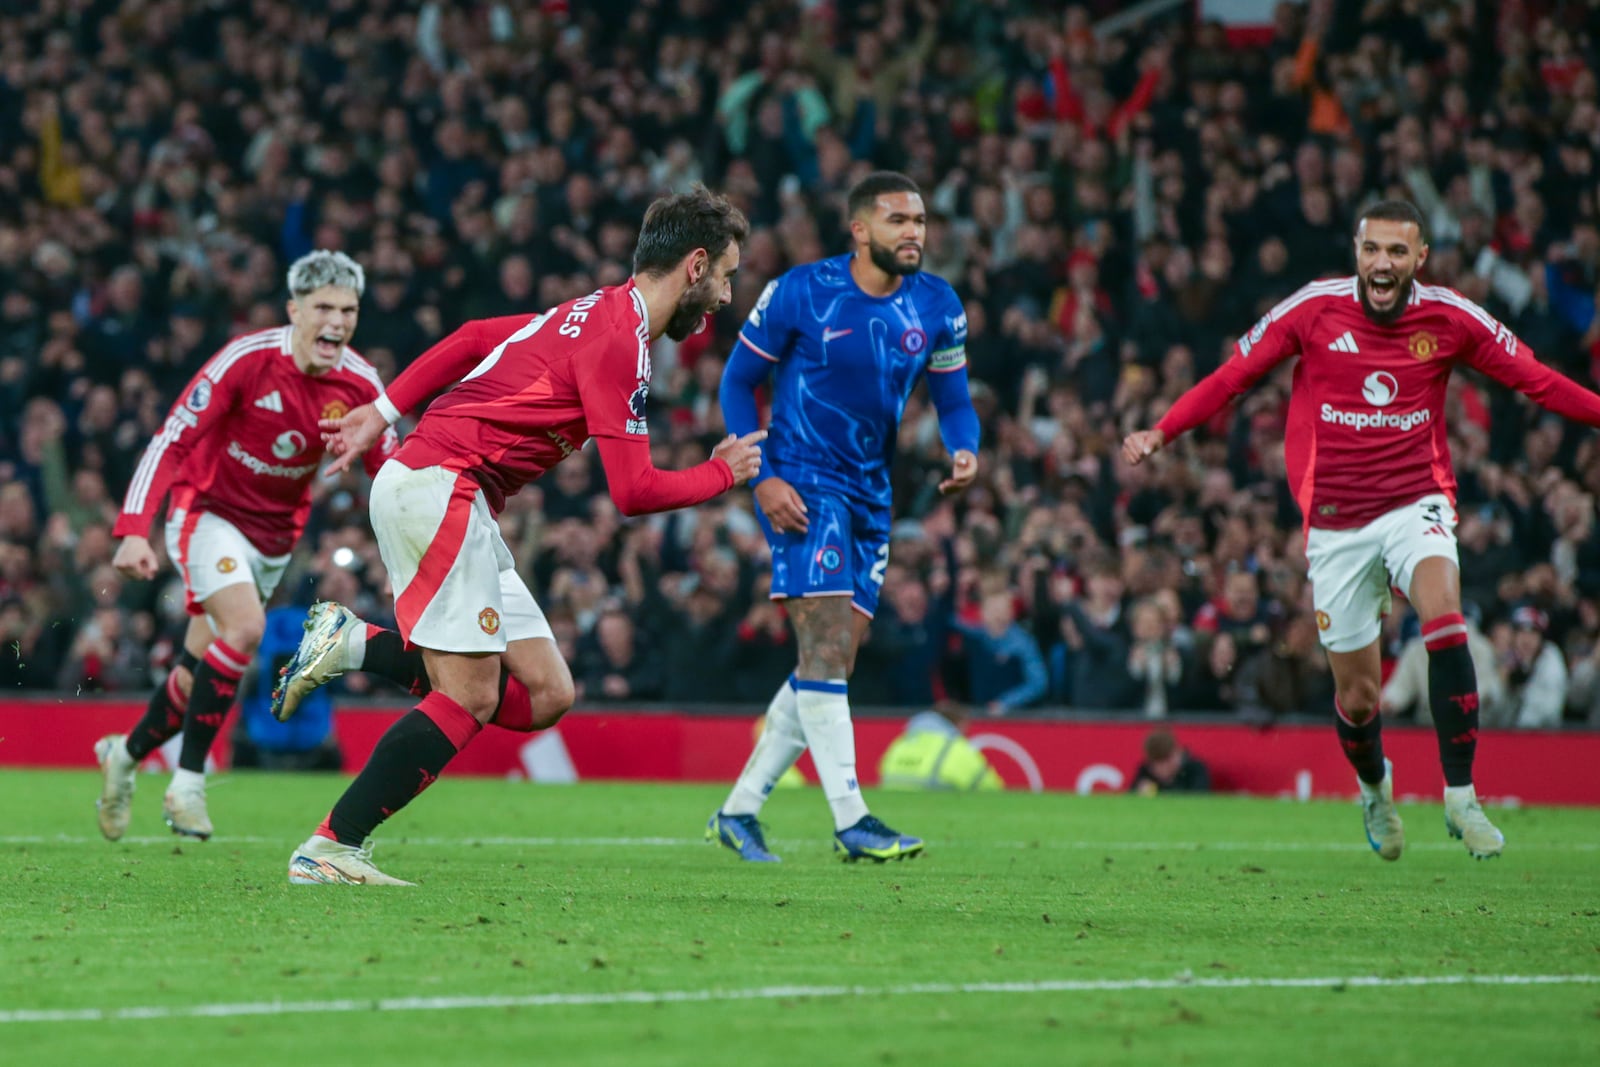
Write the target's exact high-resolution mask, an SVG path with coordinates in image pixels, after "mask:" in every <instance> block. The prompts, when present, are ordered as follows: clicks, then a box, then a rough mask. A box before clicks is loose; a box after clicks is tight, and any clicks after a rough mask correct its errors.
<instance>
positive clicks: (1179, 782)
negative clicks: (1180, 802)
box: [1128, 730, 1211, 797]
mask: <svg viewBox="0 0 1600 1067" xmlns="http://www.w3.org/2000/svg"><path fill="white" fill-rule="evenodd" d="M1128 792H1130V793H1137V794H1139V795H1140V796H1144V797H1153V796H1155V795H1156V794H1157V793H1209V792H1211V771H1210V770H1209V769H1207V767H1206V765H1205V764H1204V763H1201V762H1200V761H1199V760H1197V759H1195V758H1194V757H1193V756H1192V755H1190V754H1189V752H1188V751H1187V750H1186V749H1185V748H1184V747H1183V746H1182V745H1181V744H1179V743H1178V739H1177V738H1176V737H1175V736H1173V733H1172V731H1171V730H1152V731H1150V733H1149V734H1147V735H1145V739H1144V762H1143V763H1141V764H1139V769H1138V770H1137V771H1135V772H1134V775H1133V781H1132V782H1131V783H1129V785H1128Z"/></svg>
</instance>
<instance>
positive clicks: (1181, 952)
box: [0, 771, 1600, 1067]
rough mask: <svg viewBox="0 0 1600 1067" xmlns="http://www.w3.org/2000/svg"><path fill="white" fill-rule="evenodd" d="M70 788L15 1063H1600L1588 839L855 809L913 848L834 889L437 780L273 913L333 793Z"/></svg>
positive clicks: (1258, 816)
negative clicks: (199, 803)
mask: <svg viewBox="0 0 1600 1067" xmlns="http://www.w3.org/2000/svg"><path fill="white" fill-rule="evenodd" d="M98 783H99V777H98V775H96V774H93V773H67V772H60V773H53V772H23V771H6V772H4V773H3V774H0V811H3V812H5V813H6V816H7V817H6V819H5V820H4V824H3V826H0V858H3V862H0V920H3V921H0V959H3V961H4V966H3V967H0V1050H4V1055H3V1057H0V1058H3V1059H4V1061H5V1062H7V1063H17V1064H30V1065H34V1064H56V1063H59V1064H98V1063H112V1064H136V1063H161V1064H164V1065H167V1067H172V1065H179V1067H182V1065H185V1064H195V1065H209V1064H226V1065H228V1067H236V1065H253V1064H274V1065H282V1064H286V1063H304V1062H308V1061H312V1060H314V1061H323V1062H326V1061H333V1062H340V1061H343V1062H352V1061H357V1062H362V1063H374V1064H388V1063H396V1064H399V1063H426V1064H457V1063H460V1064H496V1063H518V1064H524V1063H527V1064H563V1065H565V1064H617V1065H628V1067H637V1065H642V1064H649V1065H655V1064H684V1065H689V1064H693V1065H697V1067H698V1065H703V1064H736V1065H739V1067H766V1065H769V1064H773V1065H776V1064H804V1065H807V1067H826V1065H833V1064H913V1065H917V1067H931V1065H943V1064H961V1065H968V1064H974V1065H976V1064H994V1065H1011V1064H1077V1063H1083V1064H1114V1063H1150V1064H1161V1065H1164V1067H1165V1065H1173V1064H1208V1063H1217V1064H1230V1065H1233V1064H1256V1063H1259V1064H1273V1065H1282V1064H1284V1063H1294V1064H1315V1063H1333V1064H1356V1063H1374V1064H1384V1065H1395V1064H1430V1065H1431V1064H1456V1065H1468V1064H1505V1063H1515V1064H1519V1065H1521V1064H1526V1065H1534V1064H1538V1065H1541V1067H1542V1065H1564V1064H1584V1063H1590V1064H1592V1063H1600V813H1597V812H1593V811H1577V810H1553V809H1528V810H1514V811H1492V812H1491V815H1492V816H1493V817H1495V818H1496V819H1497V820H1498V822H1499V824H1500V826H1501V828H1502V829H1503V830H1504V831H1505V833H1506V836H1507V839H1508V841H1509V845H1508V846H1507V849H1506V854H1505V856H1504V857H1502V858H1501V859H1499V860H1495V861H1491V862H1474V861H1473V860H1472V859H1471V858H1470V857H1469V856H1467V854H1466V852H1465V851H1464V850H1463V849H1462V848H1461V847H1460V845H1459V844H1457V843H1455V842H1452V841H1449V840H1447V839H1446V837H1445V834H1444V830H1443V825H1442V821H1443V820H1442V815H1441V810H1440V808H1439V807H1438V806H1437V805H1432V806H1427V805H1405V806H1404V807H1403V809H1402V810H1403V813H1404V815H1405V818H1406V830H1407V837H1408V849H1407V853H1406V855H1405V857H1404V858H1403V859H1402V860H1401V861H1400V862H1399V863H1394V864H1386V863H1383V862H1381V861H1379V860H1378V859H1377V857H1375V856H1374V855H1372V853H1371V852H1370V851H1369V850H1368V849H1367V847H1366V844H1365V841H1364V839H1363V837H1362V834H1361V820H1360V813H1359V810H1358V808H1357V807H1356V806H1355V805H1354V804H1353V803H1310V804H1296V803H1290V802H1283V801H1270V800H1254V799H1242V798H1230V797H1213V798H1179V797H1161V798H1156V799H1141V798H1130V797H1093V798H1082V797H1075V796H1060V795H1045V796H1039V795H1026V794H1019V793H1005V794H999V795H983V796H950V795H909V794H884V793H877V794H874V795H872V796H871V797H869V799H870V801H871V802H872V803H873V806H874V810H875V811H876V812H877V813H878V814H880V815H881V816H882V817H884V818H885V819H886V820H887V821H888V822H889V823H890V824H891V825H893V826H896V827H899V828H902V829H905V830H908V831H911V832H914V833H918V834H921V835H923V836H925V837H926V838H927V839H928V841H929V848H928V854H927V856H926V857H925V858H923V859H919V860H916V861H912V862H905V863H898V864H886V865H882V866H878V865H871V864H856V865H846V864H842V863H840V862H838V861H837V860H836V859H835V858H834V857H833V856H832V854H831V853H830V851H829V836H828V834H829V830H830V829H831V824H830V822H829V820H828V815H827V811H826V807H825V805H824V803H823V800H822V798H821V797H820V795H818V793H817V792H816V791H815V790H805V791H795V792H781V793H780V794H778V795H777V796H775V797H774V798H773V800H772V802H771V803H770V804H769V805H768V808H767V811H766V815H765V817H766V819H767V821H768V824H769V837H770V839H771V841H772V844H773V845H774V847H775V848H776V849H777V851H779V852H780V853H781V854H782V855H783V857H784V860H785V862H784V863H782V864H781V865H772V866H757V865H745V864H741V863H739V862H738V861H737V860H736V859H735V858H734V856H733V855H732V854H731V853H728V852H725V851H722V850H720V849H717V848H714V847H712V846H709V845H705V844H703V843H702V842H701V840H700V838H701V834H702V831H703V827H704V825H705V820H706V818H707V816H708V815H709V814H710V813H711V811H712V809H713V808H714V807H715V805H716V804H717V802H718V801H719V800H720V799H721V797H722V795H723V792H724V790H723V789H721V788H713V787H704V786H666V785H659V786H657V785H599V784H593V785H589V784H586V785H582V786H575V787H541V786H531V785H528V784H526V783H513V782H502V781H493V780H466V779H455V780H452V779H450V778H449V777H448V776H446V777H445V778H444V779H443V780H441V781H440V782H439V784H437V785H436V786H434V787H433V788H432V789H431V790H430V791H429V792H428V793H427V794H426V795H424V796H423V797H422V798H421V800H420V801H418V802H417V803H416V804H414V805H413V806H412V807H411V808H410V809H408V810H407V811H405V812H404V813H402V814H401V815H399V816H398V817H396V818H395V819H394V820H393V821H392V822H391V824H390V825H389V826H387V827H385V828H384V829H383V830H382V831H381V834H380V837H379V840H378V849H377V852H376V856H375V858H376V860H377V862H378V864H379V865H380V866H381V867H383V869H385V870H386V871H389V872H390V873H393V874H395V875H398V876H400V877H406V878H412V879H415V880H417V881H418V882H420V883H421V885H420V886H419V887H418V888H415V889H394V890H378V889H360V888H349V887H339V888H336V887H291V886H289V885H288V884H287V882H286V879H285V870H286V863H287V860H288V856H289V852H290V851H291V849H292V848H293V846H294V845H295V844H297V843H298V842H299V841H300V840H301V839H303V838H304V837H305V835H306V834H307V833H308V832H309V831H310V829H311V828H312V827H313V826H314V825H315V824H316V821H317V820H318V819H320V818H321V817H322V815H323V814H324V813H325V812H326V810H327V808H328V807H329V805H330V804H331V803H332V801H333V799H334V798H335V797H336V796H337V794H338V792H339V789H340V788H341V781H340V780H338V779H334V778H326V777H323V778H317V777H309V776H307V777H299V776H271V775H247V774H234V775H230V776H226V777H221V778H217V779H214V780H213V785H212V788H211V812H212V817H213V819H214V821H215V822H216V824H217V827H218V834H219V836H218V837H216V838H214V839H213V840H211V841H209V842H206V843H198V842H187V841H180V840H179V839H177V838H174V837H172V836H171V835H170V834H168V833H167V832H166V830H165V827H164V826H162V824H161V821H160V819H161V816H160V808H161V798H160V793H161V790H162V788H163V787H164V785H165V780H164V779H162V778H157V777H151V776H144V777H142V778H141V780H140V792H139V795H138V796H137V798H136V801H135V813H134V823H133V828H132V830H131V831H130V835H129V839H128V840H126V841H124V842H121V843H118V844H110V843H108V842H106V841H103V840H101V839H100V837H99V834H98V831H97V829H96V827H95V820H94V811H93V802H94V798H95V796H96V794H97V792H98Z"/></svg>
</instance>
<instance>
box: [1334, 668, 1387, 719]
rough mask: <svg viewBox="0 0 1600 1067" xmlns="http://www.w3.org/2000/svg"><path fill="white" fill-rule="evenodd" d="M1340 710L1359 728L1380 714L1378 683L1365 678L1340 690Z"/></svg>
mask: <svg viewBox="0 0 1600 1067" xmlns="http://www.w3.org/2000/svg"><path fill="white" fill-rule="evenodd" d="M1339 708H1340V710H1341V711H1343V712H1344V717H1345V718H1347V719H1349V720H1350V721H1351V722H1353V723H1355V724H1356V725H1357V726H1359V725H1361V724H1362V723H1364V722H1366V721H1367V720H1368V719H1370V718H1372V717H1373V716H1374V715H1376V714H1377V713H1378V683H1377V682H1374V681H1372V680H1370V679H1367V678H1363V679H1361V680H1359V681H1355V682H1350V683H1348V684H1346V685H1344V686H1341V687H1340V688H1339Z"/></svg>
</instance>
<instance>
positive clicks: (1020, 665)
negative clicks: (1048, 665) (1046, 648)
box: [955, 587, 1049, 715]
mask: <svg viewBox="0 0 1600 1067" xmlns="http://www.w3.org/2000/svg"><path fill="white" fill-rule="evenodd" d="M980 619H981V622H980V623H979V624H977V625H973V624H971V623H966V622H963V621H961V620H960V619H957V620H956V623H955V628H956V629H957V630H958V631H959V632H960V633H961V635H962V646H963V647H962V655H963V656H964V657H965V659H966V664H967V688H968V692H969V693H970V699H971V700H972V702H973V703H974V704H976V705H979V706H981V707H982V708H983V709H984V711H985V712H986V713H987V714H989V715H1009V714H1011V713H1012V712H1015V711H1017V710H1019V709H1021V708H1025V707H1027V706H1029V705H1030V704H1033V703H1035V702H1036V701H1038V700H1039V699H1040V698H1042V697H1043V696H1044V694H1045V690H1046V689H1048V688H1049V676H1048V675H1047V674H1046V672H1045V667H1044V657H1043V656H1042V655H1041V654H1040V652H1039V644H1038V642H1037V641H1035V640H1034V639H1033V635H1032V634H1030V633H1029V632H1028V631H1027V630H1025V629H1023V628H1022V627H1021V626H1019V625H1017V616H1016V596H1015V594H1014V593H1012V591H1011V590H1010V589H1009V588H1005V587H1000V588H995V589H991V590H990V591H989V592H987V593H985V594H984V596H983V600H982V604H981V609H980Z"/></svg>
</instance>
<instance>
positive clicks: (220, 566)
mask: <svg viewBox="0 0 1600 1067" xmlns="http://www.w3.org/2000/svg"><path fill="white" fill-rule="evenodd" d="M238 566H239V563H238V561H237V560H235V559H234V558H233V557H232V556H223V557H222V558H221V559H219V560H217V570H219V571H221V572H222V573H223V574H232V573H233V572H234V570H235V569H237V568H238Z"/></svg>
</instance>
